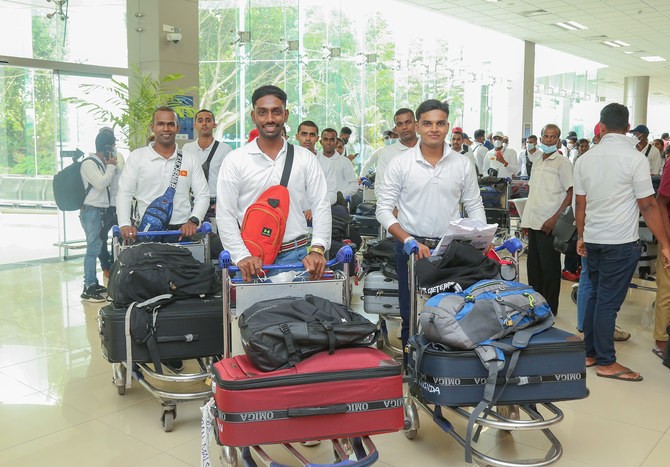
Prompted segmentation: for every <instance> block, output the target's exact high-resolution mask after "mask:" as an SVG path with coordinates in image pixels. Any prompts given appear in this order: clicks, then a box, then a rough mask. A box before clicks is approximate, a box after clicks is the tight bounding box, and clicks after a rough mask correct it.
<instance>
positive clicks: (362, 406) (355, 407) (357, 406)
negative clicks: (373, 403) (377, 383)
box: [347, 402, 368, 412]
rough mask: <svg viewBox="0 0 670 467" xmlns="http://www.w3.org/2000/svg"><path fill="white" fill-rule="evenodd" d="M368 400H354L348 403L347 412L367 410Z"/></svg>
mask: <svg viewBox="0 0 670 467" xmlns="http://www.w3.org/2000/svg"><path fill="white" fill-rule="evenodd" d="M367 410H368V403H367V402H352V403H350V404H347V412H367Z"/></svg>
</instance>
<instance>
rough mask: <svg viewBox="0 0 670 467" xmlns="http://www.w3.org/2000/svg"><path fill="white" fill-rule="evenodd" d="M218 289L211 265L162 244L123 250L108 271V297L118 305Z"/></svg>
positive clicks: (218, 282)
mask: <svg viewBox="0 0 670 467" xmlns="http://www.w3.org/2000/svg"><path fill="white" fill-rule="evenodd" d="M220 290H221V284H220V281H219V280H218V278H217V276H216V271H215V269H214V265H213V264H211V263H201V262H199V261H198V260H196V259H195V258H194V257H193V255H192V254H191V252H190V251H189V250H188V249H187V248H183V247H179V246H174V245H169V244H166V243H139V244H137V245H133V246H131V247H128V248H124V249H123V250H121V252H120V253H119V256H118V258H117V259H116V261H115V262H114V264H112V267H111V269H110V271H109V287H108V295H109V297H110V298H111V299H112V300H113V301H114V303H115V304H116V305H121V306H124V305H129V304H131V303H133V302H143V301H145V300H149V299H150V298H153V297H156V296H158V295H164V294H171V295H172V296H173V298H174V299H180V298H187V297H199V296H205V295H214V294H216V293H218V292H219V291H220Z"/></svg>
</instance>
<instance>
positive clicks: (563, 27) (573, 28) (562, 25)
mask: <svg viewBox="0 0 670 467" xmlns="http://www.w3.org/2000/svg"><path fill="white" fill-rule="evenodd" d="M554 26H557V27H559V28H561V29H565V30H566V31H576V30H577V28H576V27H574V26H571V25H569V24H568V23H554Z"/></svg>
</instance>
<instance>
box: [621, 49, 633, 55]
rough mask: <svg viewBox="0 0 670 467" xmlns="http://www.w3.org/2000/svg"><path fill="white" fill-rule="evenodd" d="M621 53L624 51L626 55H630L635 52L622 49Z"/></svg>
mask: <svg viewBox="0 0 670 467" xmlns="http://www.w3.org/2000/svg"><path fill="white" fill-rule="evenodd" d="M623 53H625V54H626V55H632V54H634V53H635V51H633V50H624V51H623Z"/></svg>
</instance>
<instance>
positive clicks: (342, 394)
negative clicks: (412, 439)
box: [213, 347, 404, 446]
mask: <svg viewBox="0 0 670 467" xmlns="http://www.w3.org/2000/svg"><path fill="white" fill-rule="evenodd" d="M214 377H215V384H214V385H213V391H214V401H215V402H216V409H217V415H216V423H217V428H218V430H217V432H218V436H219V442H220V443H221V444H223V445H226V446H252V445H256V444H272V443H284V442H294V441H306V440H315V439H332V438H343V437H352V436H361V435H370V434H379V433H389V432H392V431H398V430H400V429H402V428H403V425H404V410H403V392H402V379H401V375H400V365H398V363H396V362H395V361H394V360H393V359H392V358H391V357H389V356H388V355H386V354H385V353H383V352H380V351H379V350H376V349H372V348H368V347H364V348H345V349H337V350H336V351H335V352H334V353H333V354H330V355H329V354H328V352H321V353H318V354H316V355H313V356H312V357H309V358H307V359H305V360H303V361H302V362H299V363H298V364H297V365H296V366H295V367H292V368H288V369H283V370H277V371H271V372H262V371H260V370H257V369H256V368H255V367H254V366H253V365H252V364H251V361H250V360H249V359H248V358H247V356H246V355H238V356H236V357H233V358H227V359H224V360H221V361H220V362H217V363H216V364H215V365H214Z"/></svg>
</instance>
